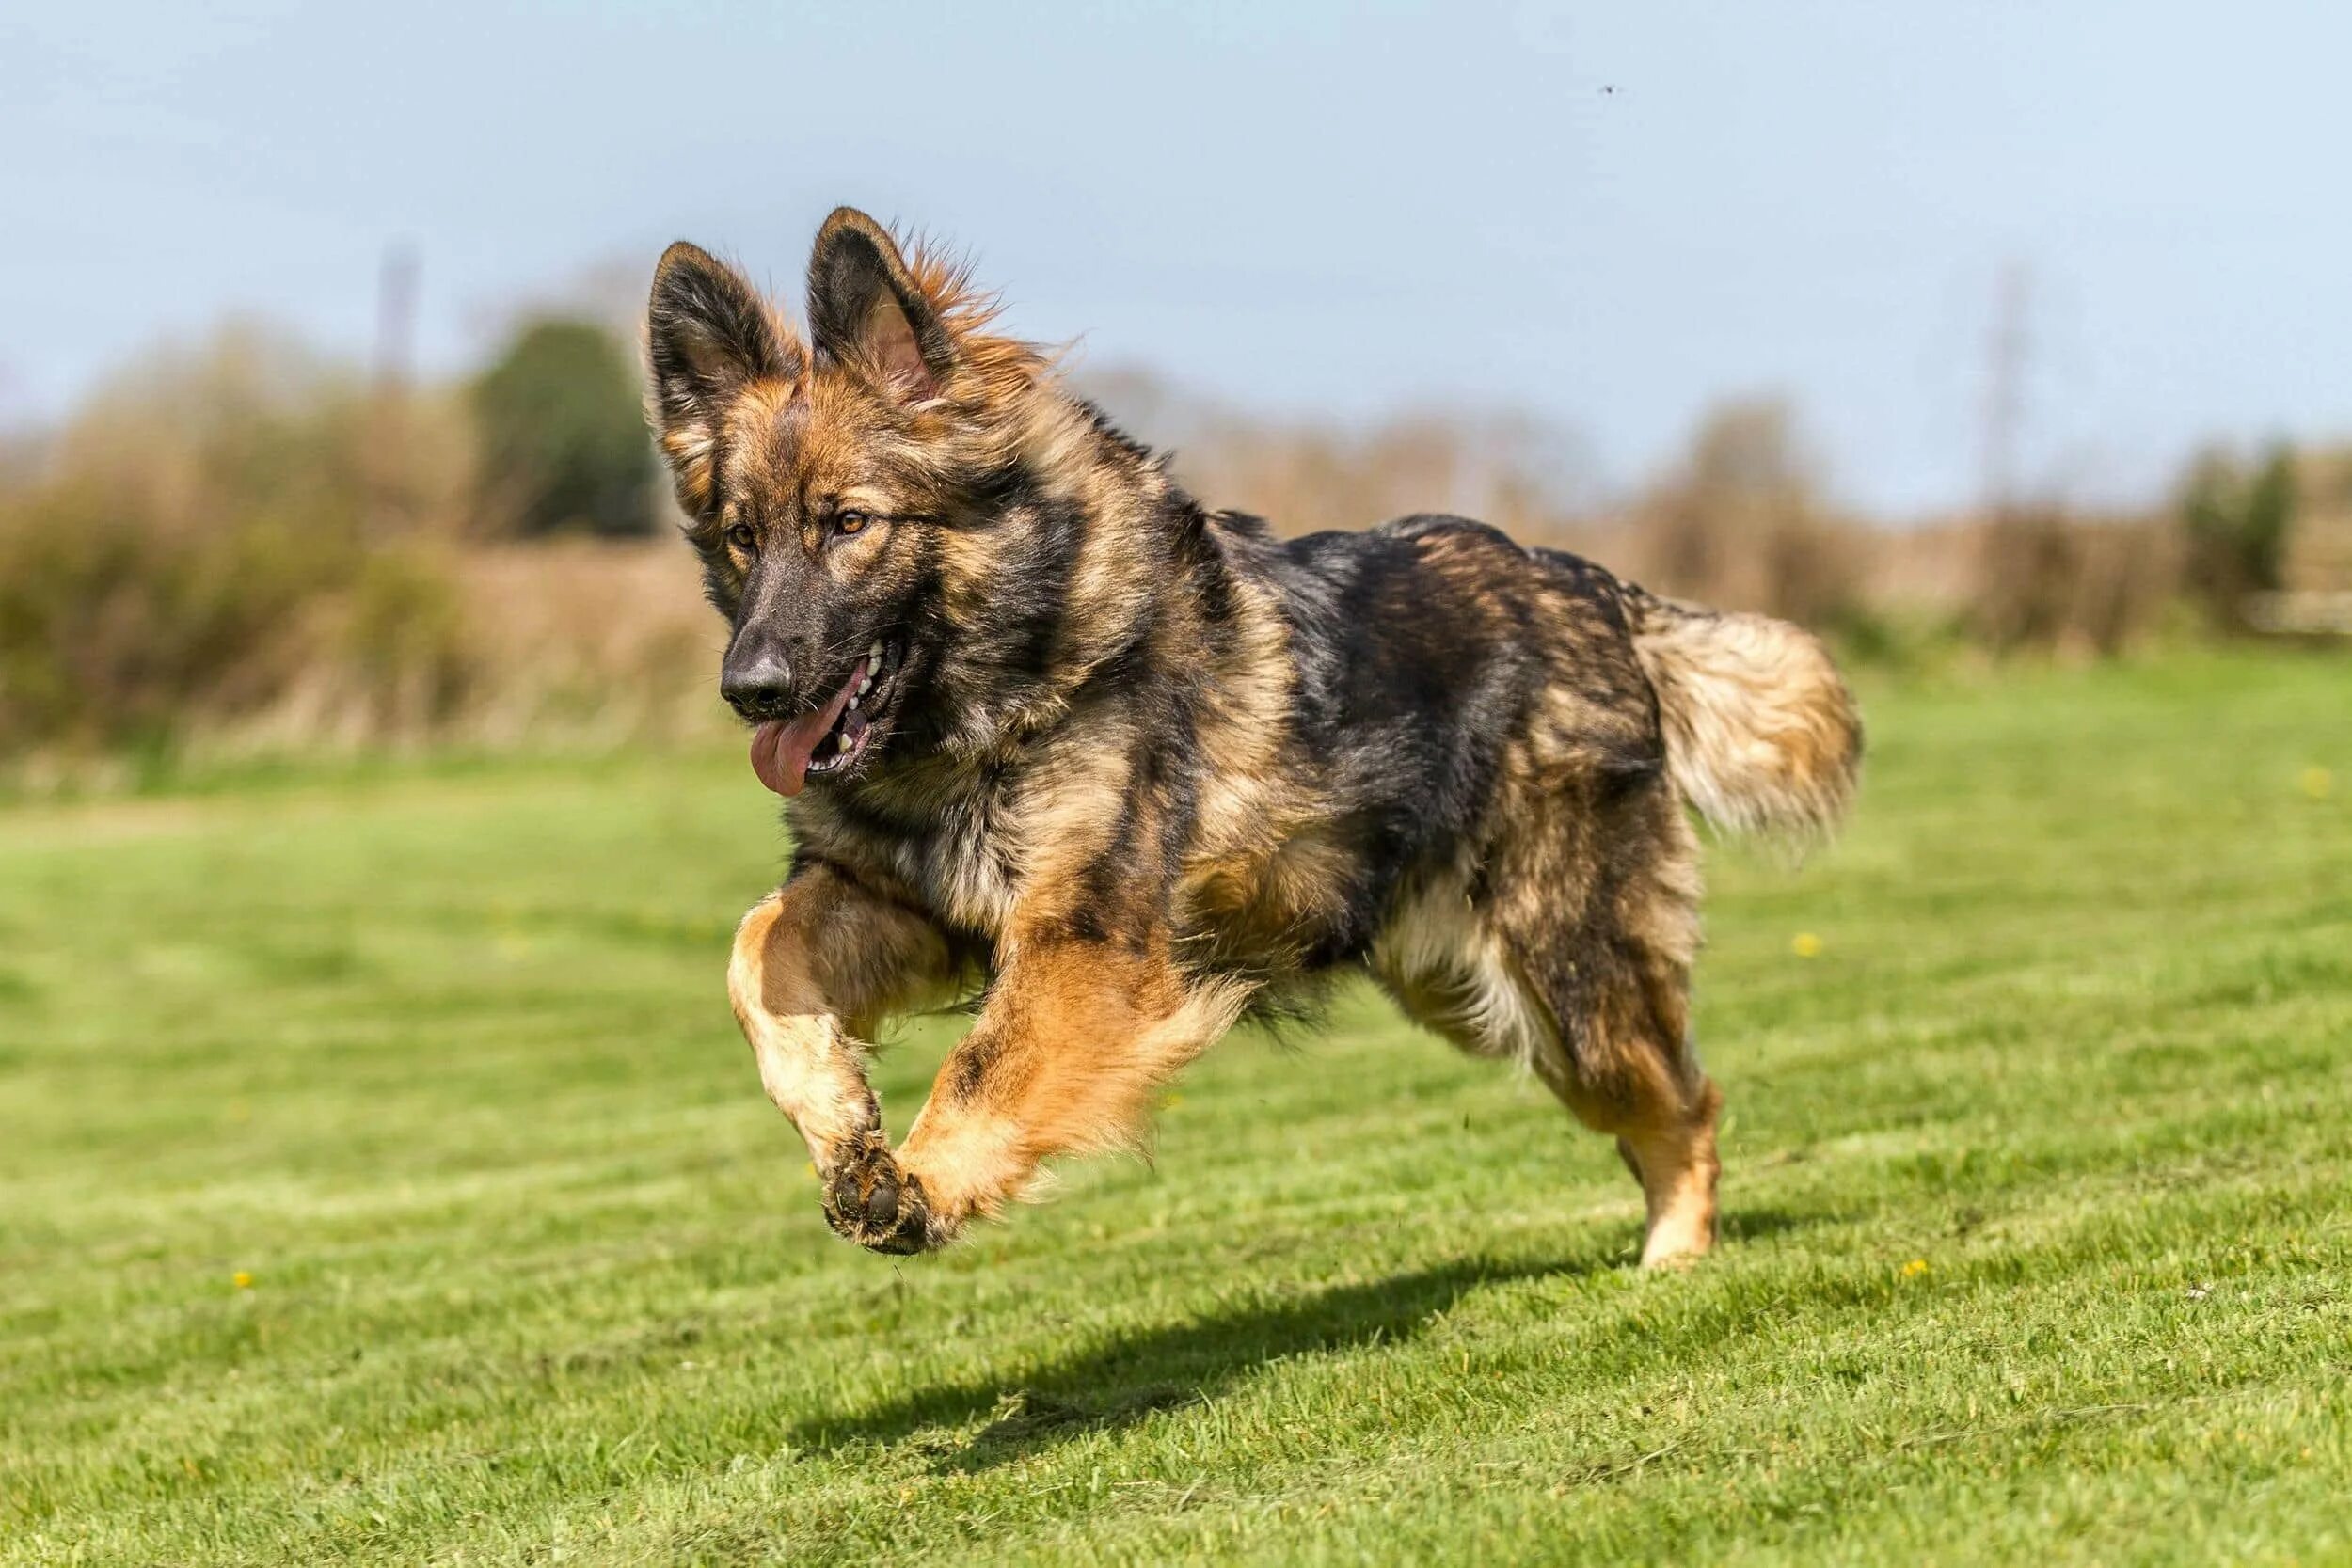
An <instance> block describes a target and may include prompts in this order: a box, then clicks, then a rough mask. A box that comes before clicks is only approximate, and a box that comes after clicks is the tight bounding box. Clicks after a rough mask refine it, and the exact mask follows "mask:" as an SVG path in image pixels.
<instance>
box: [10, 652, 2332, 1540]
mask: <svg viewBox="0 0 2352 1568" xmlns="http://www.w3.org/2000/svg"><path fill="white" fill-rule="evenodd" d="M1869 708H1870V719H1871V722H1872V745H1873V753H1872V759H1871V762H1870V766H1869V773H1868V778H1867V784H1866V788H1865V792H1864V797H1863V803H1862V808H1861V813H1860V816H1859V817H1858V819H1857V821H1856V823H1855V825H1854V829H1853V832H1851V835H1850V836H1849V838H1848V839H1847V840H1846V842H1845V843H1844V844H1843V846H1842V847H1839V848H1838V849H1836V851H1834V852H1832V853H1831V854H1829V855H1826V856H1824V857H1820V858H1818V859H1817V860H1816V861H1815V862H1814V863H1811V864H1810V865H1808V866H1806V867H1805V868H1804V869H1802V870H1800V871H1794V872H1792V871H1789V870H1788V869H1786V868H1782V867H1777V866H1774V865H1772V864H1771V863H1767V862H1766V861H1765V860H1763V859H1761V858H1756V857H1749V856H1745V855H1742V854H1740V853H1738V852H1732V851H1725V850H1724V849H1722V848H1721V847H1718V848H1716V849H1715V850H1713V851H1712V852H1711V859H1712V862H1713V866H1714V880H1715V883H1716V886H1715V892H1714V895H1713V897H1712V900H1711V905H1710V911H1709V913H1710V930H1711V934H1712V946H1711V948H1710V950H1709V952H1708V956H1707V958H1705V959H1704V961H1703V963H1702V968H1701V1005H1700V1028H1701V1037H1702V1039H1703V1041H1704V1042H1705V1044H1706V1046H1707V1050H1708V1060H1709V1062H1710V1065H1711V1066H1712V1068H1713V1069H1714V1071H1715V1072H1716V1074H1717V1076H1718V1077H1719V1079H1720V1080H1721V1081H1722V1083H1723V1085H1724V1089H1725V1092H1726V1094H1727V1096H1728V1099H1729V1106H1730V1117H1729V1121H1728V1124H1727V1127H1726V1131H1725V1138H1724V1159H1725V1165H1726V1177H1725V1185H1724V1196H1725V1200H1726V1232H1727V1234H1726V1237H1725V1241H1726V1244H1725V1246H1724V1248H1723V1249H1722V1250H1721V1251H1720V1252H1719V1253H1718V1255H1717V1256H1716V1257H1715V1258H1714V1259H1712V1260H1710V1261H1709V1262H1708V1263H1707V1264H1706V1265H1704V1266H1703V1267H1701V1268H1700V1269H1698V1270H1697V1271H1695V1272H1694V1273H1692V1274H1690V1275H1682V1276H1663V1277H1651V1276H1648V1275H1643V1274H1640V1273H1639V1272H1637V1271H1636V1270H1634V1269H1633V1268H1632V1267H1631V1266H1630V1264H1631V1260H1632V1258H1633V1254H1634V1250H1635V1246H1636V1242H1637V1235H1636V1230H1637V1221H1638V1217H1639V1206H1638V1203H1637V1201H1636V1195H1635V1192H1634V1189H1633V1187H1632V1185H1631V1183H1630V1182H1629V1181H1628V1180H1626V1179H1625V1177H1624V1175H1623V1173H1622V1171H1621V1170H1620V1169H1619V1167H1618V1165H1617V1162H1616V1158H1615V1156H1614V1154H1613V1151H1612V1150H1611V1149H1610V1148H1609V1147H1608V1146H1607V1144H1606V1143H1605V1142H1603V1141H1602V1140H1600V1139H1597V1138H1595V1137H1592V1136H1590V1135H1589V1134H1585V1133H1582V1132H1578V1131H1576V1130H1574V1129H1573V1128H1572V1127H1571V1126H1570V1124H1569V1123H1568V1121H1567V1119H1566V1118H1565V1116H1564V1115H1563V1114H1562V1113H1561V1112H1560V1111H1559V1110H1557V1109H1556V1108H1555V1107H1554V1105H1553V1104H1552V1103H1551V1102H1550V1101H1549V1100H1548V1099H1547V1098H1546V1097H1545V1096H1544V1095H1543V1094H1542V1093H1541V1092H1540V1091H1539V1090H1538V1089H1537V1088H1536V1087H1534V1085H1532V1084H1530V1083H1528V1082H1526V1081H1525V1080H1523V1079H1519V1078H1515V1077H1514V1076H1513V1075H1512V1074H1511V1073H1509V1072H1507V1071H1504V1070H1502V1069H1494V1068H1491V1067H1486V1066H1483V1065H1481V1064H1477V1063H1472V1062H1469V1061H1465V1060H1462V1059H1460V1058H1458V1057H1456V1056H1454V1054H1453V1053H1450V1052H1449V1051H1448V1050H1447V1049H1446V1048H1445V1047H1443V1046H1442V1045H1439V1044H1438V1043H1437V1042H1435V1041H1433V1040H1430V1039H1427V1038H1423V1037H1418V1036H1415V1035H1413V1034H1412V1033H1411V1032H1410V1031H1408V1030H1407V1029H1406V1028H1405V1027H1404V1026H1403V1025H1402V1024H1401V1023H1399V1022H1396V1021H1395V1020H1394V1019H1393V1017H1392V1016H1391V1014H1389V1013H1388V1012H1386V1011H1385V1010H1384V1009H1383V1008H1381V1007H1380V1006H1378V1005H1377V1004H1376V1003H1375V1002H1374V1001H1373V1000H1372V999H1371V998H1369V997H1368V996H1366V995H1363V994H1360V993H1357V994H1350V995H1349V996H1347V997H1346V998H1345V999H1343V1002H1342V1004H1341V1006H1339V1008H1338V1010H1337V1014H1336V1016H1335V1018H1334V1020H1333V1022H1332V1026H1331V1027H1330V1028H1329V1029H1328V1030H1327V1032H1324V1033H1321V1034H1318V1035H1314V1036H1311V1037H1304V1038H1302V1039H1301V1040H1300V1041H1299V1042H1298V1043H1297V1044H1296V1045H1295V1047H1280V1048H1278V1047H1276V1046H1273V1045H1270V1044H1268V1043H1267V1042H1265V1041H1264V1040H1263V1039H1260V1038H1257V1037H1250V1036H1246V1035H1245V1036H1242V1037H1236V1038H1234V1039H1233V1040H1231V1041H1229V1042H1228V1043H1227V1044H1226V1045H1224V1046H1223V1047H1222V1048H1220V1050H1219V1051H1218V1052H1216V1053H1214V1054H1212V1055H1211V1056H1210V1057H1209V1059H1208V1060H1207V1061H1206V1062H1205V1063H1204V1064H1203V1066H1202V1067H1201V1068H1200V1069H1199V1070H1197V1071H1196V1072H1195V1073H1193V1074H1192V1075H1191V1076H1190V1078H1189V1079H1188V1080H1187V1081H1186V1082H1185V1083H1184V1085H1182V1087H1181V1092H1180V1095H1179V1096H1178V1097H1177V1098H1176V1099H1175V1100H1174V1101H1172V1102H1171V1103H1170V1104H1169V1106H1168V1109H1167V1110H1166V1112H1165V1114H1164V1115H1163V1117H1161V1135H1160V1141H1159V1148H1160V1157H1159V1161H1158V1164H1157V1166H1156V1168H1152V1167H1147V1166H1145V1165H1144V1164H1140V1163H1137V1162H1134V1161H1109V1162H1098V1163H1093V1164H1084V1165H1079V1166H1075V1167H1073V1168H1071V1169H1070V1170H1068V1171H1067V1172H1066V1173H1065V1176H1064V1180H1062V1183H1061V1185H1060V1189H1059V1194H1058V1196H1057V1198H1056V1199H1055V1200H1054V1201H1052V1202H1050V1203H1047V1204H1045V1205H1042V1206H1040V1207H1035V1208H1030V1209H1026V1210H1024V1211H1023V1212H1020V1213H1019V1214H1018V1215H1017V1216H1016V1217H1015V1218H1014V1220H1013V1221H1012V1223H1011V1224H1009V1226H1005V1227H994V1228H988V1229H985V1230H983V1231H981V1232H980V1233H978V1234H977V1235H976V1236H975V1237H974V1238H973V1239H972V1240H971V1241H970V1242H969V1243H966V1244H964V1245H962V1246H961V1247H959V1248H957V1249H955V1250H954V1251H952V1252H950V1253H949V1254H947V1255H946V1256H944V1257H941V1258H938V1259H927V1260H923V1261H919V1262H913V1263H903V1264H901V1263H893V1262H890V1261H887V1260H884V1259H878V1258H873V1257H869V1256H866V1255H865V1254H862V1253H859V1252H857V1251H855V1250H853V1249H851V1248H850V1247H849V1246H848V1245H846V1244H845V1243H840V1242H838V1241H836V1240H834V1238H833V1237H832V1236H831V1235H830V1234H829V1233H828V1232H827V1231H826V1230H825V1228H824V1227H823V1225H822V1223H821V1222H820V1220H819V1218H818V1212H817V1203H816V1191H815V1185H814V1182H813V1181H812V1180H811V1179H810V1177H809V1175H808V1172H807V1170H806V1168H805V1165H804V1162H803V1155H802V1153H801V1151H800V1148H799V1146H798V1144H797V1141H796V1140H795V1139H794V1138H793V1137H792V1135H791V1133H790V1132H789V1131H788V1130H787V1128H786V1127H785V1126H784V1125H783V1124H782V1122H781V1121H780V1120H779V1119H777V1117H775V1115H774V1113H773V1112H772V1111H771V1110H770V1108H769V1107H768V1105H767V1103H766V1101H764V1100H763V1099H762V1098H761V1096H760V1093H759V1088H758V1084H757V1080H756V1078H755V1074H754V1072H753V1069H752V1064H751V1061H750V1058H749V1053H747V1052H746V1051H745V1049H744V1048H743V1046H742V1044H741V1042H740V1041H739V1038H738V1037H736V1035H735V1032H734V1029H733V1026H732V1024H731V1022H729V1020H728V1018H727V1016H726V1009H725V1005H724V1001H723V996H722V994H721V990H720V971H721V962H722V955H723V950H724V947H725V942H726V937H727V933H728V931H729V930H730V929H731V927H732V922H733V918H734V916H735V915H736V914H737V913H738V912H739V911H740V910H741V909H742V908H743V907H744V906H745V905H747V904H748V903H749V902H750V901H751V900H752V899H753V898H754V897H755V895H757V894H758V893H759V892H760V891H762V889H763V888H764V887H765V886H766V885H767V883H768V881H769V879H770V878H771V875H772V872H773V869H774V866H775V864H776V863H777V860H778V857H779V850H780V843H779V838H778V834H777V832H776V830H775V828H774V825H773V822H772V818H771V813H770V811H769V808H768V804H767V802H766V800H764V798H763V797H762V795H761V793H760V792H759V790H758V789H757V787H756V785H755V784H754V782H753V781H752V779H751V777H750V773H749V771H748V769H746V768H743V767H742V766H741V765H740V762H739V759H738V758H737V757H736V756H735V755H734V754H733V752H731V751H730V752H727V753H725V754H709V755H695V756H691V757H666V758H665V757H634V758H625V759H608V760H604V761H597V762H571V763H564V764H557V763H551V762H538V763H520V764H512V765H501V766H469V767H466V768H454V769H451V768H417V769H403V768H389V769H380V770H376V771H373V772H365V773H358V774H353V773H348V772H346V773H342V774H336V775H326V776H320V777H311V778H309V779H305V778H304V777H303V776H301V775H300V774H299V773H296V774H294V775H290V776H286V777H278V778H257V779H253V780H249V781H247V782H246V783H244V784H240V785H238V786H237V787H235V788H224V789H215V790H206V791H201V792H194V793H189V794H184V795H181V796H176V797H169V796H167V797H164V798H151V799H139V800H119V801H116V802H113V803H106V802H86V803H82V804H70V805H62V806H55V805H53V806H19V807H16V808H12V809H8V810H6V811H0V1560H5V1561H8V1562H24V1563H32V1562H40V1563H44V1564H46V1563H60V1562H76V1561H91V1562H101V1561H103V1562H117V1561H119V1562H163V1563H175V1564H179V1563H188V1564H195V1563H214V1562H255V1561H303V1562H323V1561H324V1562H331V1561H342V1560H370V1561H394V1562H421V1561H450V1562H455V1561H461V1560H462V1561H464V1562H467V1563H498V1562H518V1561H550V1560H559V1559H560V1560H566V1561H582V1560H585V1561H630V1560H642V1561H659V1562H668V1561H678V1560H711V1561H739V1560H772V1561H778V1562H795V1563H807V1562H824V1561H848V1562H859V1563H866V1562H871V1561H874V1560H886V1561H892V1562H898V1561H936V1562H942V1563H947V1562H952V1563H958V1564H973V1563H996V1562H1008V1561H1040V1562H1044V1561H1094V1560H1100V1561H1111V1562H1138V1563H1141V1562H1160V1561H1168V1560H1281V1561H1293V1560H1295V1561H1347V1562H1360V1561H1400V1560H1460V1561H1473V1562H1494V1561H1502V1560H1564V1561H1569V1560H1581V1561H1595V1562H1601V1561H1606V1562H1612V1563H1614V1562H1620V1561H1643V1560H1671V1561H1684V1562H1688V1561H1704V1560H1740V1561H1747V1562H1790V1563H1796V1562H1806V1563H1810V1562H1818V1561H1824V1560H1844V1561H1865V1562H1882V1561H1883V1562H1889V1563H1915V1562H1925V1561H1935V1562H1944V1563H1950V1562H1964V1561H2003V1560H2011V1561H2013V1560H2026V1559H2031V1560H2035V1561H2037V1562H2042V1563H2055V1562H2084V1563H2111V1562H2117V1561H2122V1560H2179V1561H2185V1562H2187V1561H2194V1562H2206V1561H2213V1560H2299V1561H2305V1562H2318V1561H2346V1560H2352V1507H2347V1505H2346V1498H2347V1497H2352V1389H2348V1387H2347V1375H2346V1374H2347V1370H2352V1168H2348V1164H2347V1156H2348V1155H2352V666H2347V665H2346V664H2344V663H2341V662H2336V663H2329V662H2323V661H2319V660H2315V659H2313V660H2302V659H2293V658H2256V657H2250V656H2249V657H2214V656H2203V657H2194V658H2178V659H2171V660H2168V661H2165V662H2161V663H2157V664H2152V665H2148V666H2143V667H2137V668H2111V669H2106V670H2100V671H2093V672H2083V673H2043V674H2037V675H2030V676H2017V677H2013V678H2010V679H2008V680H2006V681H2004V682H2001V683H1999V684H1987V685H1982V686H1949V687H1945V688H1941V689H1932V690H1910V691H1885V692H1879V693H1874V694H1872V695H1871V697H1870V699H1869ZM2323 766H2324V767H2325V768H2328V769H2331V770H2332V775H2333V778H2334V781H2335V783H2334V787H2333V789H2332V791H2331V792H2328V794H2327V795H2326V796H2325V797H2324V798H2314V791H2315V790H2316V787H2317V785H2318V784H2319V783H2320V781H2319V780H2317V779H2316V778H2310V779H2307V778H2306V776H2305V775H2306V770H2307V769H2310V768H2317V767H2323ZM1801 931H1804V932H1812V933H1816V934H1817V935H1818V936H1819V938H1820V944H1821V950H1820V955H1819V956H1818V957H1816V958H1809V959H1807V958H1799V957H1797V956H1795V954H1794V953H1793V951H1792V941H1793V939H1794V937H1795V936H1796V935H1797V934H1798V933H1799V932H1801ZM945 1038H946V1025H944V1024H929V1025H925V1026H922V1027H919V1028H917V1029H915V1030H914V1031H913V1032H912V1033H911V1034H910V1036H909V1037H908V1038H906V1039H905V1040H903V1041H901V1042H899V1044H898V1046H897V1047H896V1048H895V1049H894V1051H893V1053H892V1054H891V1056H890V1057H889V1059H888V1062H887V1065H886V1067H885V1068H884V1069H883V1073H882V1078H883V1085H884V1096H885V1100H886V1101H888V1103H889V1105H890V1109H891V1111H892V1114H893V1118H894V1121H895V1122H896V1123H898V1124H899V1125H903V1122H904V1119H905V1118H906V1117H908V1116H910V1115H911V1114H912V1113H913V1110H914V1105H915V1103H916V1101H917V1098H918V1096H919V1093H920V1088H921V1085H922V1084H923V1082H924V1080H925V1078H926V1076H927V1073H928V1070H929V1069H930V1067H931V1066H932V1065H933V1064H934V1063H935V1062H936V1059H937V1056H938V1053H939V1052H940V1050H941V1048H942V1046H943V1044H944V1041H945ZM1914 1260H1920V1261H1919V1262H1917V1263H1915V1261H1914ZM1920 1263H1923V1264H1924V1267H1922V1266H1920ZM240 1271H243V1272H245V1273H248V1274H249V1275H250V1276H251V1283H250V1285H249V1287H246V1288H241V1287H240V1286H239V1285H238V1283H237V1282H236V1278H235V1276H236V1275H239V1273H240Z"/></svg>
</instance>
